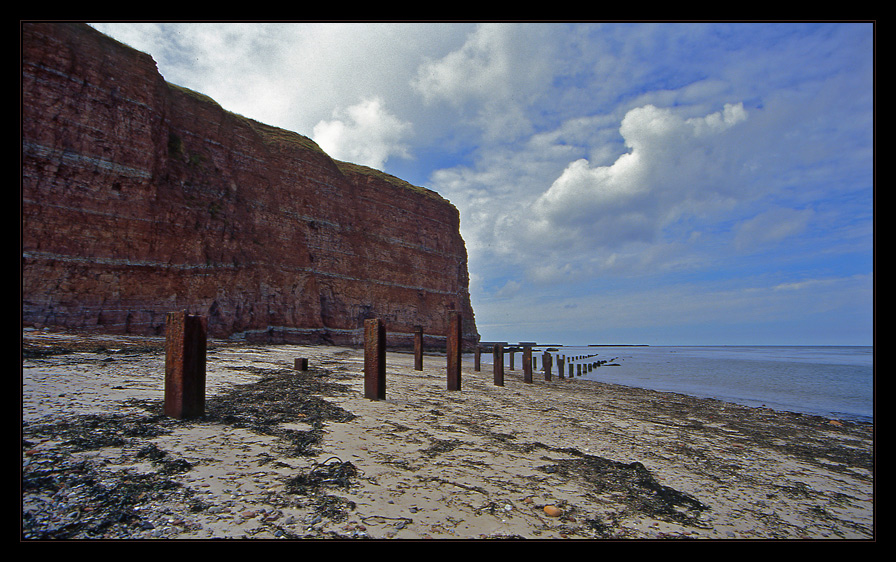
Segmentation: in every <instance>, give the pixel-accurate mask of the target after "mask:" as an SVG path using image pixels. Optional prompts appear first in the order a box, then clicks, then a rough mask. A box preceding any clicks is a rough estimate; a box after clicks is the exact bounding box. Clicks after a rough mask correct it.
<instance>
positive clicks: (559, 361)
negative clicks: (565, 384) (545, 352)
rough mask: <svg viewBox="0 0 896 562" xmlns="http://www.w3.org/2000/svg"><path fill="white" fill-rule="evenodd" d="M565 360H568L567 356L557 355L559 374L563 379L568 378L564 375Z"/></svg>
mask: <svg viewBox="0 0 896 562" xmlns="http://www.w3.org/2000/svg"><path fill="white" fill-rule="evenodd" d="M565 361H566V357H564V356H563V355H558V356H557V376H558V377H560V378H561V379H564V378H566V377H565V376H563V363H564V362H565Z"/></svg>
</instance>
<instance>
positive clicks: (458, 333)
mask: <svg viewBox="0 0 896 562" xmlns="http://www.w3.org/2000/svg"><path fill="white" fill-rule="evenodd" d="M462 326H463V317H462V316H461V315H460V313H459V312H454V311H452V312H450V313H449V317H448V390H460V383H461V380H460V362H461V352H462V341H463V339H462V336H463V330H462Z"/></svg>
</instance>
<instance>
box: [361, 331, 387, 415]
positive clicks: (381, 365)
mask: <svg viewBox="0 0 896 562" xmlns="http://www.w3.org/2000/svg"><path fill="white" fill-rule="evenodd" d="M364 397H365V398H369V399H371V400H385V398H386V328H385V327H384V326H383V322H382V321H381V320H380V319H378V318H371V319H368V320H365V321H364Z"/></svg>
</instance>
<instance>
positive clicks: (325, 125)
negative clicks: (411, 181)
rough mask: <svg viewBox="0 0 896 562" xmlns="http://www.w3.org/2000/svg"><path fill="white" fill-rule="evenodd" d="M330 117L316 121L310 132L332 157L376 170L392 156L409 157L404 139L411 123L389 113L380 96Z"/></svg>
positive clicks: (334, 113) (380, 168) (335, 112)
mask: <svg viewBox="0 0 896 562" xmlns="http://www.w3.org/2000/svg"><path fill="white" fill-rule="evenodd" d="M333 117H334V119H333V120H331V121H321V122H319V123H318V124H317V125H315V126H314V133H313V135H312V136H313V138H314V141H315V142H317V144H319V145H320V147H321V148H322V149H323V150H324V152H326V153H327V154H329V155H330V156H331V157H333V158H335V159H337V160H345V161H349V162H354V163H355V164H363V165H365V166H370V167H372V168H376V169H378V170H382V169H383V167H384V165H385V163H386V161H387V160H388V159H389V158H390V157H392V156H398V157H401V158H410V156H411V155H410V152H409V149H408V145H407V144H406V142H405V139H406V137H407V136H408V134H409V133H410V131H411V125H410V124H409V123H405V122H403V121H401V120H400V119H398V118H397V117H395V116H394V115H392V114H391V113H389V112H388V111H387V110H386V109H385V108H384V107H383V102H382V100H380V99H367V100H363V101H362V102H360V103H358V104H356V105H353V106H351V107H349V108H347V109H345V110H344V111H340V110H336V111H334V112H333Z"/></svg>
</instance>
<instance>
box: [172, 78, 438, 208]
mask: <svg viewBox="0 0 896 562" xmlns="http://www.w3.org/2000/svg"><path fill="white" fill-rule="evenodd" d="M168 86H169V87H170V88H172V89H174V90H176V91H178V92H180V93H182V94H184V95H187V96H190V97H192V98H193V99H195V100H196V101H198V102H200V103H209V104H213V105H214V106H215V107H218V108H220V109H221V111H223V112H224V113H227V114H229V115H231V116H233V117H235V118H237V119H239V120H241V121H243V122H245V123H246V124H247V125H249V126H250V127H251V128H252V130H254V131H255V132H256V133H258V135H260V136H261V138H262V139H263V140H264V142H266V143H276V144H282V145H286V146H290V145H292V146H297V147H300V148H302V149H304V150H310V151H313V152H317V153H318V154H321V155H323V156H326V157H327V158H329V159H330V160H332V161H333V163H334V164H336V168H337V169H338V170H339V171H340V172H341V173H342V174H343V175H360V176H370V177H373V178H376V179H378V180H380V181H384V182H387V183H389V184H390V185H393V186H395V187H398V188H401V189H407V190H410V191H412V192H414V193H417V194H420V195H423V196H425V197H428V198H431V199H435V200H438V201H445V199H444V198H443V197H442V196H441V195H439V194H438V193H436V192H435V191H432V190H431V189H427V188H425V187H420V186H416V185H414V184H412V183H409V182H406V181H405V180H403V179H401V178H397V177H395V176H393V175H390V174H387V173H385V172H382V171H380V170H376V169H374V168H370V167H368V166H362V165H360V164H353V163H351V162H342V161H340V160H335V159H333V158H332V157H331V156H330V155H329V154H327V153H326V152H324V150H323V149H322V148H321V147H320V146H319V145H318V144H317V143H316V142H314V141H313V140H311V139H310V138H308V137H306V136H304V135H300V134H299V133H296V132H293V131H289V130H287V129H281V128H279V127H274V126H272V125H266V124H264V123H261V122H259V121H256V120H254V119H250V118H248V117H244V116H242V115H239V114H238V113H233V112H232V111H227V110H226V109H224V108H223V107H221V105H220V104H219V103H218V102H216V101H215V100H214V99H212V98H210V97H208V96H206V95H205V94H201V93H199V92H196V91H194V90H190V89H189V88H184V87H183V86H177V85H175V84H171V83H168Z"/></svg>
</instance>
